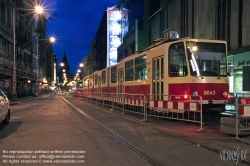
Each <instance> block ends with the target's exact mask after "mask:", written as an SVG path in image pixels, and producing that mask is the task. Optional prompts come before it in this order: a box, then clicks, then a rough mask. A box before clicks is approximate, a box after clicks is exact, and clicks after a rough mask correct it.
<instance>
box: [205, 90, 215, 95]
mask: <svg viewBox="0 0 250 166" xmlns="http://www.w3.org/2000/svg"><path fill="white" fill-rule="evenodd" d="M204 95H215V90H205V91H204Z"/></svg>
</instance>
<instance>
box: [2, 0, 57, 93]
mask: <svg viewBox="0 0 250 166" xmlns="http://www.w3.org/2000/svg"><path fill="white" fill-rule="evenodd" d="M34 4H40V0H33V1H30V0H1V1H0V9H1V10H0V88H1V89H2V90H3V91H4V92H5V93H6V94H7V96H8V97H12V94H13V92H14V89H16V92H17V93H16V95H17V97H22V96H27V95H32V94H33V93H34V89H35V88H36V87H35V85H36V77H37V75H38V83H39V87H40V88H41V87H44V86H45V85H46V84H47V83H48V78H47V72H48V71H46V69H47V68H48V65H50V64H48V63H47V62H46V57H47V54H49V55H51V53H52V51H51V50H46V49H39V48H47V47H46V46H47V45H48V42H47V40H46V39H47V38H46V22H47V20H46V17H45V16H44V15H40V16H38V15H34V12H30V10H27V9H33V8H34ZM14 32H15V39H14V35H13V34H14ZM14 43H15V44H14ZM49 49H51V48H49ZM14 50H15V51H14ZM14 53H15V54H14ZM51 56H52V55H51ZM53 56H54V55H53ZM14 57H15V58H14ZM37 57H39V58H38V59H37ZM14 59H15V61H14ZM53 59H54V58H53ZM37 62H38V63H37ZM14 64H16V65H14ZM37 64H38V65H37ZM53 65H54V64H53ZM14 66H15V67H14ZM37 66H39V67H38V71H37ZM14 71H15V72H14ZM15 73H16V74H15ZM14 75H16V81H14ZM51 81H53V80H51Z"/></svg>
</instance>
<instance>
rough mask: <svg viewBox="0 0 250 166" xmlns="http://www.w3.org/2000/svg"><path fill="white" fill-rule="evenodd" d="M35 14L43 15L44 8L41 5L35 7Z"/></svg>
mask: <svg viewBox="0 0 250 166" xmlns="http://www.w3.org/2000/svg"><path fill="white" fill-rule="evenodd" d="M35 12H36V13H37V14H42V13H43V7H42V6H40V5H37V6H35Z"/></svg>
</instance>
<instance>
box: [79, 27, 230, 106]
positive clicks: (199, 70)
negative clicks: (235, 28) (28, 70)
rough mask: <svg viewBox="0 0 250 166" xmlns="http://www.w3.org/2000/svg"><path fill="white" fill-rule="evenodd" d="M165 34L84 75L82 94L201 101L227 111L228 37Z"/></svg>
mask: <svg viewBox="0 0 250 166" xmlns="http://www.w3.org/2000/svg"><path fill="white" fill-rule="evenodd" d="M163 34H164V38H162V39H159V40H156V41H155V42H154V43H152V44H151V45H150V46H148V47H147V48H144V49H142V50H140V51H138V52H136V53H134V54H132V55H130V56H128V57H126V58H124V59H122V60H121V61H120V62H118V63H117V64H115V65H113V66H110V67H108V68H105V69H103V70H100V71H95V72H93V73H92V74H90V75H88V76H86V77H84V78H83V80H82V81H83V88H82V89H83V93H84V94H91V93H114V94H122V93H124V94H143V95H145V96H146V97H147V99H149V100H155V101H163V100H171V101H185V100H190V101H194V100H201V102H202V107H204V108H203V110H209V111H223V110H225V104H226V103H227V102H228V94H229V80H228V76H229V73H228V62H227V43H226V41H222V40H208V39H191V38H178V32H177V31H164V33H163Z"/></svg>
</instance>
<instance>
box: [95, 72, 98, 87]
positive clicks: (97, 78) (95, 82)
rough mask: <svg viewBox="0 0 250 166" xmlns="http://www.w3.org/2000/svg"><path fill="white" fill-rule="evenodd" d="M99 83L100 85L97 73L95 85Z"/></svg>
mask: <svg viewBox="0 0 250 166" xmlns="http://www.w3.org/2000/svg"><path fill="white" fill-rule="evenodd" d="M97 83H98V74H97V73H96V74H95V85H97Z"/></svg>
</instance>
